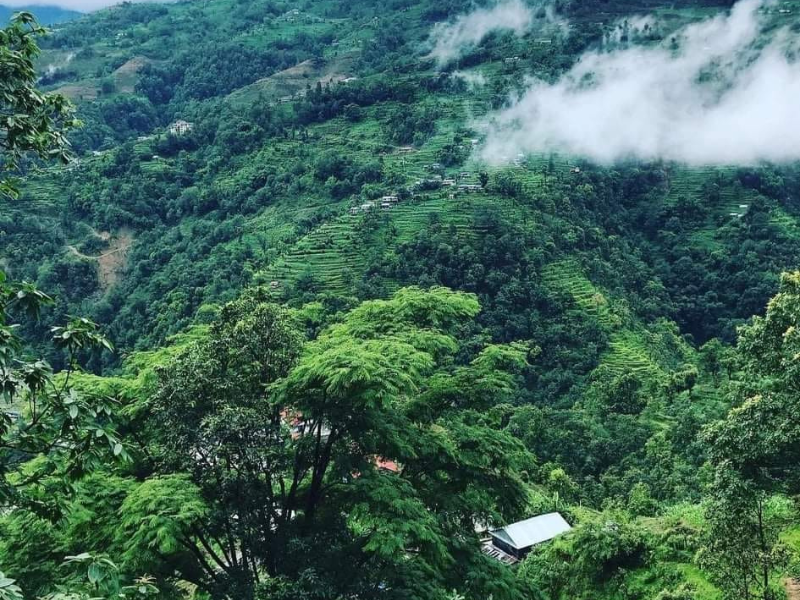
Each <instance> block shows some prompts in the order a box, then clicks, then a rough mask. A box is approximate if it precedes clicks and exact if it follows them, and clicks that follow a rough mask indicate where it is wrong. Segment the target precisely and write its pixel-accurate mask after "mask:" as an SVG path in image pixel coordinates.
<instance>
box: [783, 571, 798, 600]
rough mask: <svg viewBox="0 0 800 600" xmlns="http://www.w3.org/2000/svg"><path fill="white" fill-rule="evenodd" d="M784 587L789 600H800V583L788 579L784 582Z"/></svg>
mask: <svg viewBox="0 0 800 600" xmlns="http://www.w3.org/2000/svg"><path fill="white" fill-rule="evenodd" d="M783 587H784V589H785V590H786V596H787V597H788V598H789V600H800V581H798V580H797V579H792V578H791V577H787V578H786V579H784V580H783Z"/></svg>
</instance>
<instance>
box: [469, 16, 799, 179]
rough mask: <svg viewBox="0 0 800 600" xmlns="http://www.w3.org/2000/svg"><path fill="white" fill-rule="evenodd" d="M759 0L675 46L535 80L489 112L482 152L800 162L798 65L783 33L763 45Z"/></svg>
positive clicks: (687, 34) (623, 52)
mask: <svg viewBox="0 0 800 600" xmlns="http://www.w3.org/2000/svg"><path fill="white" fill-rule="evenodd" d="M763 5H764V0H741V2H739V3H738V4H737V5H735V6H734V8H733V9H732V11H731V12H730V13H729V14H723V15H720V16H718V17H715V18H713V19H709V20H706V21H703V22H700V23H697V24H693V25H690V26H688V27H686V28H684V29H683V30H681V31H679V32H677V34H676V41H677V43H678V48H673V47H671V42H670V41H669V40H668V41H666V42H664V43H663V44H661V45H657V46H632V47H627V48H622V49H619V50H613V51H611V52H604V51H593V52H589V53H587V54H585V55H584V56H583V57H581V59H580V60H579V62H578V63H577V64H576V65H575V66H574V67H573V68H572V69H571V70H570V71H569V72H568V73H567V74H565V75H564V76H563V77H562V78H561V79H560V80H559V81H557V82H556V83H554V84H547V83H544V82H541V81H531V82H529V84H528V87H527V89H526V91H525V93H523V94H522V96H521V97H519V98H517V99H516V100H515V101H513V102H512V104H511V106H510V107H509V108H507V109H504V110H501V111H498V112H496V113H494V114H491V115H490V116H489V118H488V120H487V122H486V123H484V125H485V126H487V127H488V135H487V139H486V144H485V146H484V148H483V150H482V158H483V159H484V160H488V161H489V162H500V161H501V158H502V157H503V156H514V155H516V154H517V153H518V152H532V153H541V152H560V153H565V154H571V155H580V156H584V157H587V158H589V159H591V160H594V161H596V162H600V163H612V162H615V161H618V160H621V159H626V158H638V159H645V160H650V159H667V160H675V161H679V162H684V163H688V164H695V165H698V164H753V163H757V162H760V161H764V160H766V161H774V162H785V161H791V160H798V159H800V113H798V111H797V108H796V106H797V98H800V64H798V63H797V62H795V61H792V60H789V59H788V58H787V47H788V44H790V43H792V42H791V40H793V39H794V38H792V37H791V36H790V35H789V34H788V32H781V31H778V32H777V33H776V32H772V33H771V34H770V42H769V43H768V44H767V45H766V46H764V47H759V43H758V42H759V36H760V33H761V31H762V26H763V22H762V18H763V17H761V16H760V12H759V9H760V8H761V7H762V6H763Z"/></svg>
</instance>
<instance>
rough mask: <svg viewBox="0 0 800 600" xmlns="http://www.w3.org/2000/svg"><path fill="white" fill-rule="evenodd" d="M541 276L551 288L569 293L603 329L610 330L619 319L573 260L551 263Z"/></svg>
mask: <svg viewBox="0 0 800 600" xmlns="http://www.w3.org/2000/svg"><path fill="white" fill-rule="evenodd" d="M543 277H544V282H545V284H546V285H547V286H548V287H549V288H550V289H551V290H553V291H557V292H561V293H566V294H567V295H569V296H570V297H571V298H572V299H573V300H574V301H575V304H577V305H578V307H579V308H580V309H581V310H583V311H584V312H586V313H588V314H589V315H591V317H592V318H593V319H594V320H596V321H597V322H598V323H599V324H600V325H601V326H602V327H603V329H605V330H607V331H611V330H613V329H614V328H615V327H616V326H617V325H618V324H619V319H618V318H617V317H616V316H615V315H614V314H613V313H612V312H611V309H610V307H609V305H608V300H607V299H606V297H605V296H604V295H603V293H602V292H601V291H600V290H599V289H598V288H596V287H595V286H594V285H593V284H592V282H591V281H589V279H587V277H586V276H585V275H584V274H583V271H582V270H581V267H580V265H578V263H576V262H575V261H573V260H569V259H567V260H563V261H560V262H556V263H551V264H550V265H548V266H547V267H546V268H545V270H544V272H543Z"/></svg>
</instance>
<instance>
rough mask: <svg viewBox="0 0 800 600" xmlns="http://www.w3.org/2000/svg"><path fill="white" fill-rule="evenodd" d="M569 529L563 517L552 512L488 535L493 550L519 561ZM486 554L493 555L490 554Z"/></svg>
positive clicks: (507, 526)
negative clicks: (535, 548) (532, 549)
mask: <svg viewBox="0 0 800 600" xmlns="http://www.w3.org/2000/svg"><path fill="white" fill-rule="evenodd" d="M570 529H572V527H570V525H569V523H567V522H566V521H565V520H564V517H562V516H561V515H560V514H559V513H557V512H554V513H548V514H546V515H539V516H538V517H532V518H530V519H525V520H524V521H519V522H517V523H512V524H511V525H506V526H505V527H501V528H499V529H493V530H492V531H490V532H489V535H490V536H491V546H493V547H494V548H492V549H493V550H500V551H501V552H502V553H505V554H507V555H508V557H509V558H512V557H513V559H516V560H521V559H522V558H524V557H525V555H526V554H528V552H530V550H531V548H533V547H534V546H536V545H537V544H541V543H542V542H547V541H549V540H552V539H553V538H555V537H557V536H559V535H561V534H562V533H566V532H567V531H569V530H570ZM487 553H490V554H492V555H494V554H493V553H491V552H487ZM516 560H513V561H509V560H503V562H516Z"/></svg>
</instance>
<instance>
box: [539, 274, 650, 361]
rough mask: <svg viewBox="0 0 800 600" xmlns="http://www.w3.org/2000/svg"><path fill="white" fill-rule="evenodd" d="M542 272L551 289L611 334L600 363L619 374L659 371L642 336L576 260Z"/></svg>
mask: <svg viewBox="0 0 800 600" xmlns="http://www.w3.org/2000/svg"><path fill="white" fill-rule="evenodd" d="M542 276H543V279H544V282H545V284H546V285H547V286H548V287H549V288H550V289H551V290H553V291H556V292H560V293H565V294H567V295H568V296H570V297H571V298H572V299H573V300H574V302H575V304H576V305H577V306H578V307H579V308H580V309H581V311H583V312H585V313H587V314H588V315H590V316H591V318H592V319H594V320H595V321H597V323H599V324H600V326H601V327H602V328H603V329H604V330H605V331H606V332H607V333H608V334H609V343H608V349H607V351H606V352H605V353H604V354H603V356H602V358H601V364H603V365H605V366H607V367H608V368H610V369H611V371H612V372H614V373H616V374H623V373H640V374H646V375H654V374H655V373H656V372H657V371H658V369H659V367H658V366H657V365H656V363H655V362H653V360H651V358H650V352H649V350H648V348H647V345H646V343H645V342H644V338H643V336H642V335H640V333H639V332H637V331H636V330H631V329H622V328H621V321H620V318H619V317H618V316H617V315H616V314H614V312H613V309H612V308H611V306H610V304H609V302H608V299H607V298H606V297H605V295H604V294H603V292H602V291H601V290H600V289H599V288H597V287H596V286H595V285H594V284H592V282H591V281H589V279H588V278H587V277H586V275H584V273H583V271H582V269H581V267H580V265H578V263H577V262H575V261H574V260H571V259H566V260H562V261H559V262H555V263H551V264H550V265H548V266H547V267H546V268H545V269H544V272H543V273H542Z"/></svg>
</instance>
